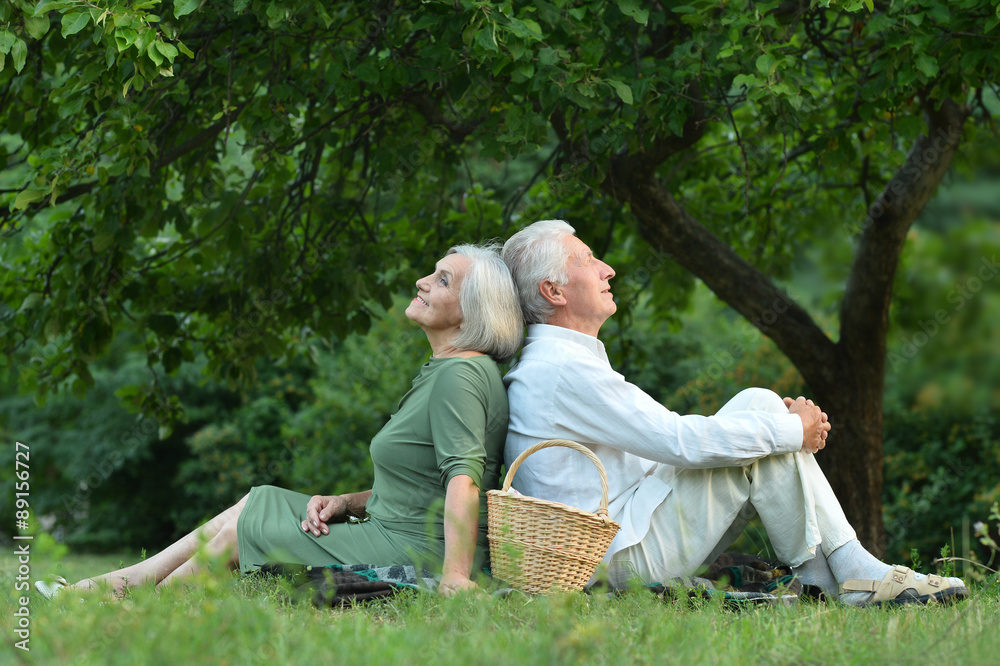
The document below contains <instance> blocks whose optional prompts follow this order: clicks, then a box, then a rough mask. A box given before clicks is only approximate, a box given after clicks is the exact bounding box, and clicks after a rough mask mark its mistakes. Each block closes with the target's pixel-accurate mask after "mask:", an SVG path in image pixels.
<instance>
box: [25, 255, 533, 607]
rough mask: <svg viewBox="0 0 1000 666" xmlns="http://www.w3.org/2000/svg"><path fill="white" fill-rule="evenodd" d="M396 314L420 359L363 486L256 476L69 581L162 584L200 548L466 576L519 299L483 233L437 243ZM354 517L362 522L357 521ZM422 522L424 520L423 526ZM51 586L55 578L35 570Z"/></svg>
mask: <svg viewBox="0 0 1000 666" xmlns="http://www.w3.org/2000/svg"><path fill="white" fill-rule="evenodd" d="M416 286H417V295H416V297H415V298H414V299H413V300H412V301H411V302H410V304H409V306H408V307H407V308H406V316H407V317H408V318H409V319H411V320H412V321H414V322H415V323H416V324H417V325H418V326H420V327H421V328H422V329H423V330H424V333H425V334H426V335H427V341H428V342H429V343H430V346H431V352H432V353H431V358H430V360H428V361H427V362H426V363H424V365H423V366H422V367H421V368H420V372H419V374H418V375H417V377H416V379H414V380H413V387H412V388H411V389H410V390H409V392H407V393H406V395H404V396H403V398H402V400H400V402H399V406H398V408H397V411H396V413H395V414H393V415H392V417H391V418H390V420H389V422H388V423H387V424H386V425H385V426H384V427H383V428H382V430H381V431H380V432H379V433H378V434H377V435H375V437H374V438H373V439H372V442H371V456H372V462H373V463H374V469H375V479H374V483H373V485H372V489H371V490H367V491H364V492H360V493H353V494H348V495H334V496H324V495H315V496H313V497H311V498H310V497H309V496H308V495H304V494H302V493H297V492H293V491H290V490H285V489H282V488H276V487H273V486H260V487H255V488H253V489H251V490H250V492H249V494H247V495H246V496H245V497H243V499H241V500H240V501H239V502H237V503H236V505H235V506H233V507H231V508H229V509H227V510H226V511H223V512H222V513H220V514H219V515H218V516H216V517H215V518H213V519H212V520H210V521H209V522H207V523H206V524H204V525H202V526H201V527H199V528H198V529H196V530H195V531H193V532H191V533H190V534H188V535H187V536H185V537H183V538H182V539H180V540H179V541H177V542H176V543H174V544H172V545H171V546H169V547H168V548H167V549H166V550H164V551H162V552H160V553H158V554H157V555H155V556H153V557H151V558H149V559H148V560H145V561H143V562H139V563H138V564H134V565H132V566H130V567H126V568H124V569H119V570H117V571H112V572H110V573H106V574H104V575H101V576H96V577H94V578H85V579H83V580H81V581H79V582H77V583H76V584H74V585H73V586H72V587H76V588H90V587H93V586H95V585H98V584H103V585H106V586H110V587H111V589H112V590H113V591H114V592H115V593H116V594H118V595H120V594H121V593H122V591H123V589H124V588H125V586H126V585H136V584H139V583H143V582H147V581H152V582H154V583H160V584H167V583H170V582H172V581H175V580H177V579H180V578H184V577H188V576H191V575H192V574H193V573H195V572H197V571H199V570H200V569H202V568H203V567H204V565H203V564H202V563H201V562H199V561H198V560H197V559H196V558H194V555H195V553H196V552H197V551H198V550H199V548H200V547H201V546H202V545H203V544H204V545H205V550H206V551H207V553H208V554H209V555H210V556H212V557H214V558H216V559H222V560H224V561H225V562H227V563H228V564H229V566H231V567H233V568H235V567H236V566H239V567H240V569H241V570H242V571H244V572H247V571H252V570H254V569H257V568H259V567H260V566H261V565H263V564H265V563H266V562H269V561H282V562H296V563H303V564H312V565H326V564H357V563H362V562H364V563H369V564H375V565H392V564H405V563H410V562H416V563H418V564H428V563H431V562H437V563H440V562H442V561H443V569H442V577H441V583H440V587H439V592H441V593H442V594H446V595H447V594H451V593H454V592H456V591H458V590H462V589H465V588H470V587H474V586H475V584H474V583H473V582H472V581H471V580H470V575H471V574H472V572H473V570H474V566H479V565H481V564H482V563H483V562H484V561H485V558H486V554H487V553H488V550H487V548H488V546H487V542H486V535H485V511H483V506H484V498H485V491H486V490H489V489H491V488H495V487H496V483H497V477H498V475H499V471H500V465H501V463H502V461H503V444H504V439H505V437H506V435H507V396H506V393H505V391H504V386H503V382H502V381H501V376H500V370H499V369H498V368H497V362H504V361H507V360H509V359H510V358H512V357H513V356H514V354H515V353H516V352H517V349H518V347H519V346H520V343H521V335H522V323H521V314H520V307H519V305H518V300H517V295H516V292H515V289H514V283H513V281H512V279H511V277H510V272H509V271H508V270H507V267H506V266H505V265H504V263H503V261H502V260H501V259H500V256H499V253H498V249H497V247H496V246H494V245H485V246H474V245H458V246H456V247H453V248H451V249H450V250H449V251H448V254H447V255H445V257H444V258H442V259H441V260H440V261H439V262H438V263H437V266H436V267H435V270H434V272H433V273H431V274H430V275H428V276H426V277H423V278H421V279H419V280H417V283H416ZM358 518H364V520H358ZM430 526H432V528H433V529H431V528H430ZM36 586H37V587H38V589H39V591H41V592H42V593H43V594H45V595H46V596H51V595H52V594H54V593H55V592H58V591H59V590H61V589H62V588H64V587H68V585H67V584H66V582H65V581H64V580H62V579H58V580H57V582H55V583H45V582H39V583H37V584H36Z"/></svg>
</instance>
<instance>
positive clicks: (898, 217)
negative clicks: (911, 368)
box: [840, 100, 969, 376]
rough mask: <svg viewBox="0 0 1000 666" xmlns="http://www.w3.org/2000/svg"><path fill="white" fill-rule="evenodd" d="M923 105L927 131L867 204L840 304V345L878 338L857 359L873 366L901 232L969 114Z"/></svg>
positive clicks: (936, 179) (943, 166)
mask: <svg viewBox="0 0 1000 666" xmlns="http://www.w3.org/2000/svg"><path fill="white" fill-rule="evenodd" d="M924 106H925V109H924V110H925V113H926V116H927V130H928V131H927V135H926V136H919V137H917V140H916V141H915V142H914V144H913V148H911V149H910V152H909V154H908V155H907V157H906V161H905V162H904V163H903V165H902V166H901V167H900V168H899V169H898V170H897V171H896V173H895V174H894V175H893V177H892V178H891V179H890V180H889V182H888V183H887V184H886V186H885V189H884V190H883V191H882V193H881V194H880V195H879V196H878V197H877V198H876V199H875V203H874V204H872V206H871V207H870V208H869V209H868V214H867V216H866V219H865V220H864V222H863V224H862V225H861V227H860V231H861V236H860V238H859V244H858V250H857V252H856V253H855V257H854V264H853V266H852V267H851V274H850V278H849V279H848V283H847V288H846V291H845V293H844V300H843V302H842V304H841V313H840V344H841V346H842V347H843V348H844V349H845V350H848V351H849V350H856V349H870V345H866V344H858V342H859V341H861V340H868V341H871V340H878V341H881V350H880V351H879V352H878V353H877V354H876V356H877V358H870V359H863V360H862V359H858V360H860V361H861V362H863V363H874V364H876V368H877V369H882V368H884V366H885V343H884V341H885V335H886V332H887V331H888V328H889V302H890V300H891V298H892V284H893V279H894V277H895V274H896V266H897V264H898V261H899V255H900V253H901V252H902V249H903V244H904V243H905V242H906V233H907V231H908V230H909V228H910V226H911V225H912V224H913V221H914V220H915V219H916V217H917V215H918V214H920V211H922V210H923V209H924V206H925V205H926V204H927V202H928V201H929V200H930V198H931V197H932V196H933V195H934V192H935V191H936V190H937V187H938V185H939V184H940V182H941V180H942V179H943V178H944V176H945V173H947V171H948V168H949V167H950V166H951V162H952V159H953V158H954V157H955V153H956V152H957V150H958V146H959V143H960V142H961V139H962V127H963V125H964V124H965V120H966V119H967V118H968V116H969V109H968V108H966V107H964V106H959V105H958V104H956V103H955V102H953V101H951V100H945V101H943V102H940V104H939V105H938V106H937V107H934V101H926V102H925V104H924ZM883 374H884V373H881V372H880V373H879V376H882V375H883Z"/></svg>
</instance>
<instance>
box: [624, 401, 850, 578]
mask: <svg viewBox="0 0 1000 666" xmlns="http://www.w3.org/2000/svg"><path fill="white" fill-rule="evenodd" d="M748 410H751V411H769V412H778V413H785V414H787V413H788V408H787V407H785V404H784V402H782V400H781V398H780V397H779V396H778V395H777V394H776V393H774V392H773V391H769V390H766V389H746V390H745V391H742V392H741V393H739V394H738V395H737V396H736V397H734V398H733V399H732V400H730V401H729V402H728V403H726V405H725V406H724V407H723V408H722V409H721V410H719V415H720V416H724V415H725V414H726V413H727V412H731V411H748ZM653 474H654V475H656V476H657V477H659V478H660V479H661V480H662V481H663V482H664V483H666V484H667V485H668V486H670V487H671V491H670V493H669V494H668V495H667V497H666V499H664V500H663V502H662V503H661V504H660V506H658V507H657V508H656V509H655V510H654V511H653V515H652V518H651V521H650V526H649V532H648V533H647V534H646V536H644V537H643V538H642V540H641V541H640V542H639V543H637V544H635V545H633V546H630V547H628V548H625V549H624V550H621V551H619V552H618V553H616V554H615V555H614V556H613V557H612V559H611V563H610V566H609V573H610V578H611V580H610V582H611V584H612V585H614V586H622V585H624V584H625V583H626V582H627V581H628V579H629V578H631V577H635V576H637V577H638V578H640V579H641V580H642V581H643V582H645V583H652V582H662V581H665V580H668V579H670V578H673V577H676V576H690V575H692V574H693V573H695V572H696V571H697V570H698V569H699V568H701V567H702V566H703V565H708V564H711V563H712V562H713V561H715V558H717V557H718V556H719V555H720V554H721V553H723V552H724V551H725V550H726V548H728V547H729V546H730V545H731V544H732V543H733V541H735V540H736V538H737V537H738V536H739V535H740V534H741V533H742V532H743V530H744V528H745V527H746V525H747V523H748V522H749V521H750V520H751V519H752V518H753V517H754V516H755V515H759V516H760V519H761V522H762V523H763V524H764V528H765V529H766V530H767V535H768V537H769V538H770V541H771V545H772V546H773V547H774V551H775V555H776V556H777V558H778V559H779V560H781V561H782V562H784V563H786V564H789V565H791V566H799V565H801V564H802V563H804V562H806V561H807V560H810V559H812V558H813V557H815V556H816V548H817V547H819V546H822V548H823V551H824V552H825V553H826V554H827V555H829V554H830V553H832V552H833V551H834V550H836V549H837V548H839V547H840V546H842V545H844V544H845V543H847V542H848V541H850V540H852V539H855V538H856V536H857V535H856V533H855V531H854V528H852V527H851V525H850V523H848V522H847V517H846V516H845V515H844V511H843V509H842V508H841V506H840V502H839V501H838V500H837V497H836V496H835V495H834V494H833V489H832V488H830V483H829V482H828V481H827V479H826V476H825V475H824V474H823V471H822V470H821V469H820V468H819V465H818V464H817V463H816V458H815V456H814V455H813V454H808V453H801V452H799V453H787V454H780V455H773V456H768V457H766V458H761V459H760V460H757V461H756V462H754V463H752V464H750V465H747V466H745V467H722V468H717V469H678V468H676V467H671V466H669V465H660V466H659V467H658V468H657V469H656V470H654V471H653Z"/></svg>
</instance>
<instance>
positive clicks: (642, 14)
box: [615, 0, 649, 25]
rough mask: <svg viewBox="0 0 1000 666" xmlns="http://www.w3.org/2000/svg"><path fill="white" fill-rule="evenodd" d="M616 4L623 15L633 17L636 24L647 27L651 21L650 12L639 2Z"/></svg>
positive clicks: (620, 0) (630, 0) (625, 0)
mask: <svg viewBox="0 0 1000 666" xmlns="http://www.w3.org/2000/svg"><path fill="white" fill-rule="evenodd" d="M615 3H616V4H617V5H618V9H620V10H621V12H622V14H624V15H625V16H631V17H632V19H633V20H634V21H635V22H636V23H641V24H642V25H646V23H647V22H648V21H649V10H648V9H645V8H643V7H642V6H641V5H640V3H639V0H615Z"/></svg>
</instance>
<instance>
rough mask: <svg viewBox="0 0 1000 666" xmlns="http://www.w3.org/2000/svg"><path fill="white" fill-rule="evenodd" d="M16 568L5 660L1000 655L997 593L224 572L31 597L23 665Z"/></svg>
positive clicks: (508, 664) (863, 659) (1, 650)
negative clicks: (784, 603) (363, 582)
mask: <svg viewBox="0 0 1000 666" xmlns="http://www.w3.org/2000/svg"><path fill="white" fill-rule="evenodd" d="M39 558H40V559H41V561H37V562H36V561H34V560H33V561H32V574H33V578H34V577H37V576H39V575H42V574H44V573H48V572H50V571H54V570H57V569H58V571H60V572H65V574H67V578H72V579H76V578H78V577H80V576H82V575H84V574H93V573H95V572H96V571H104V570H107V569H109V568H114V567H117V566H118V563H119V560H120V559H123V558H122V556H111V557H93V556H89V557H82V556H67V557H62V558H55V561H46V558H45V557H44V556H42V555H39ZM10 559H11V558H5V561H4V563H3V571H2V573H0V587H2V589H3V594H2V595H0V607H2V609H3V610H2V616H3V618H4V619H3V626H4V631H3V635H4V641H3V645H2V647H0V663H29V664H102V665H103V664H123V665H124V664H128V665H129V666H131V665H133V664H325V663H341V664H368V663H371V664H380V665H381V664H435V665H437V664H463V665H467V664H479V663H483V664H503V665H504V666H525V665H529V664H577V663H581V664H582V663H586V664H632V663H649V664H673V663H684V664H744V663H748V664H749V663H753V664H758V663H764V664H772V663H777V664H792V663H794V664H799V663H812V664H852V663H858V664H867V663H872V662H873V661H877V662H879V663H889V664H911V663H912V664H917V663H941V662H944V663H959V664H963V665H965V664H994V663H996V661H997V655H1000V631H998V630H997V627H998V626H1000V584H997V583H994V584H993V585H992V586H990V587H986V588H982V587H981V588H978V589H976V590H974V593H973V597H972V598H971V599H970V600H968V601H966V602H964V603H961V604H959V605H957V606H953V607H911V608H897V609H884V610H883V609H863V610H859V609H854V608H845V607H842V606H840V605H838V604H821V603H814V602H809V601H802V602H800V603H799V604H797V605H795V606H790V607H754V608H749V609H746V610H742V611H733V610H728V609H726V608H723V607H722V606H721V605H720V604H719V603H717V602H714V601H713V602H707V603H706V602H698V603H689V602H687V601H679V602H673V601H667V602H665V601H663V600H661V599H658V598H656V597H655V596H654V595H653V594H651V593H649V592H647V591H644V590H637V591H634V592H630V593H627V594H625V595H622V596H619V597H616V598H611V599H609V598H607V597H606V596H603V595H595V596H590V595H586V594H583V593H579V594H570V595H561V596H554V597H535V598H528V597H524V596H522V595H512V596H510V597H507V598H497V597H493V596H489V595H485V594H483V595H468V596H464V597H460V598H457V599H442V598H439V597H437V596H436V595H431V594H426V593H421V594H410V595H405V596H401V597H397V598H395V599H392V600H387V601H381V602H377V603H374V604H371V605H369V606H367V607H364V608H361V609H357V610H346V611H345V610H326V609H315V608H312V607H310V606H306V605H292V604H289V603H286V602H284V601H283V600H282V595H281V588H280V586H278V585H277V584H275V583H274V582H269V581H261V580H247V579H244V580H239V579H236V578H235V577H232V576H229V575H225V574H217V575H211V576H205V577H203V578H201V579H199V580H197V581H196V584H193V585H191V586H190V587H182V586H178V587H174V588H170V589H164V590H162V591H160V592H156V591H154V590H152V589H150V588H138V589H135V590H133V591H132V592H131V593H130V597H129V598H128V599H126V600H125V601H123V602H110V603H104V604H102V603H101V599H100V598H99V597H98V596H92V597H87V598H85V599H84V601H83V602H81V601H80V600H79V597H78V596H77V595H72V594H64V595H61V596H59V597H57V598H56V599H55V600H53V601H51V602H47V601H45V600H43V599H42V598H41V597H39V596H38V595H37V594H34V593H32V595H31V601H30V606H29V607H30V612H31V643H30V647H31V651H30V652H22V651H21V650H17V649H15V648H14V642H15V640H17V639H16V638H15V637H14V635H13V625H12V620H13V618H12V614H13V611H14V610H15V609H16V608H17V605H16V604H17V599H16V594H15V591H14V585H15V580H14V573H13V569H11V567H10V565H9V564H8V561H9V560H10ZM129 562H131V560H129ZM94 567H96V569H95V568H94ZM17 594H20V593H17ZM11 656H13V659H11Z"/></svg>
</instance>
